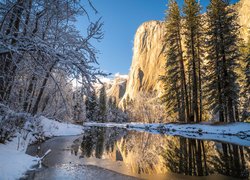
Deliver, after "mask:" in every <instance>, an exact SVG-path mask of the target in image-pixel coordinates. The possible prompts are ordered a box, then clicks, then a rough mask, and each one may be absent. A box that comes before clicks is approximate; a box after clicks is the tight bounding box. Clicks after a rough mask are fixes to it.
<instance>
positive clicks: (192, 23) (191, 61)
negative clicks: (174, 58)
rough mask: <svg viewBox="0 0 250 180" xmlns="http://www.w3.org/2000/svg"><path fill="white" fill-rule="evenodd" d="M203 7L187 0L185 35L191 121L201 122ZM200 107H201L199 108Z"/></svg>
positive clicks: (184, 10) (194, 0)
mask: <svg viewBox="0 0 250 180" xmlns="http://www.w3.org/2000/svg"><path fill="white" fill-rule="evenodd" d="M200 10H201V6H200V4H199V3H198V2H197V1H196V0H185V4H184V8H183V12H184V15H185V23H184V34H185V45H186V49H187V59H188V75H189V88H188V89H189V100H190V120H191V121H196V122H199V121H201V111H199V109H200V110H201V107H202V99H201V98H202V94H201V93H202V91H201V59H202V55H203V53H202V39H201V37H202V36H201V34H202V16H201V14H200ZM199 105H200V106H199Z"/></svg>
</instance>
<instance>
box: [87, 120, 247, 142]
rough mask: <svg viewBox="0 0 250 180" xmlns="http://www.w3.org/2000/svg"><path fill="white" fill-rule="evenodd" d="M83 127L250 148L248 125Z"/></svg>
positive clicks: (154, 124)
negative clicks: (154, 134) (125, 130)
mask: <svg viewBox="0 0 250 180" xmlns="http://www.w3.org/2000/svg"><path fill="white" fill-rule="evenodd" d="M84 126H98V127H120V128H129V129H134V130H141V131H149V132H151V133H163V134H167V135H173V136H182V137H186V138H195V139H203V140H205V139H206V140H218V141H223V142H227V143H233V144H238V145H242V146H250V123H241V122H240V123H229V124H218V125H215V124H209V123H203V124H178V123H168V124H157V123H153V124H146V123H122V124H116V123H95V122H90V123H85V124H84Z"/></svg>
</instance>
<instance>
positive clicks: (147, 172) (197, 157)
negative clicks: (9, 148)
mask: <svg viewBox="0 0 250 180" xmlns="http://www.w3.org/2000/svg"><path fill="white" fill-rule="evenodd" d="M36 149H37V146H30V147H29V150H28V153H29V154H33V155H35V154H36V153H37V154H38V155H40V156H41V155H42V154H43V153H45V152H46V151H47V150H48V149H51V150H52V152H51V153H50V154H49V155H48V156H47V157H46V158H45V160H44V162H43V168H42V169H40V170H38V171H36V172H35V173H32V179H39V177H42V178H40V179H43V178H46V179H62V178H63V177H64V178H65V179H84V178H83V177H85V179H105V178H106V179H112V178H113V179H134V178H146V179H155V178H158V179H160V178H162V179H166V178H167V179H184V178H185V179H197V178H199V179H214V178H217V179H218V178H220V179H234V178H242V179H249V172H250V168H249V167H250V147H243V146H239V145H235V144H228V143H223V142H215V141H206V140H196V139H187V138H183V137H177V136H175V137H174V136H168V135H162V134H152V133H149V132H141V131H140V132H138V131H134V130H126V129H119V128H104V127H92V128H89V129H87V130H86V131H85V133H84V134H83V135H81V136H70V137H57V138H53V139H50V140H48V141H46V142H45V143H43V144H42V145H41V149H40V150H39V151H37V150H36ZM29 176H30V177H31V175H29ZM86 177H88V178H86ZM133 177H134V178H133Z"/></svg>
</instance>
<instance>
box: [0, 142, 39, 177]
mask: <svg viewBox="0 0 250 180" xmlns="http://www.w3.org/2000/svg"><path fill="white" fill-rule="evenodd" d="M0 161H1V163H0V179H4V180H12V179H18V178H19V177H21V176H22V175H23V173H24V172H26V171H27V170H29V169H30V168H31V167H32V166H34V165H35V164H37V162H38V158H36V157H32V156H29V155H27V154H25V151H24V150H23V149H18V138H14V139H13V140H12V141H11V142H9V143H7V144H0Z"/></svg>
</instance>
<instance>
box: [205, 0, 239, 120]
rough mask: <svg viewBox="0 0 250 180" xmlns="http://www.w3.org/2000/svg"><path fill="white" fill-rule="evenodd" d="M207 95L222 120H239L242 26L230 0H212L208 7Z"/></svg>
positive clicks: (211, 106) (211, 107) (214, 110)
mask: <svg viewBox="0 0 250 180" xmlns="http://www.w3.org/2000/svg"><path fill="white" fill-rule="evenodd" d="M207 16H208V27H207V36H208V38H207V46H208V56H207V59H208V66H207V72H208V76H207V84H208V86H207V90H206V92H207V97H208V104H209V105H210V109H211V110H213V112H214V113H219V121H221V122H228V121H229V122H234V121H236V120H238V116H239V115H238V114H239V113H238V93H239V86H238V83H237V74H236V72H235V69H236V67H237V65H238V61H239V57H240V51H239V45H238V43H239V39H238V34H239V26H238V24H237V15H236V12H235V10H234V9H233V8H231V7H229V1H228V0H211V2H210V5H209V6H208V8H207Z"/></svg>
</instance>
